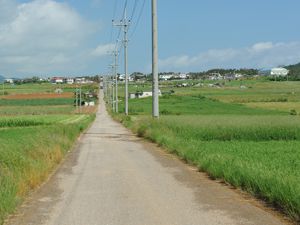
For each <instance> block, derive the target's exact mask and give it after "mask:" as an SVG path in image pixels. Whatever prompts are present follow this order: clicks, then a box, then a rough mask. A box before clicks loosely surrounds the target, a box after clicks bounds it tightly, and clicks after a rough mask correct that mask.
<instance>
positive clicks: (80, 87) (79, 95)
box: [79, 84, 82, 114]
mask: <svg viewBox="0 0 300 225" xmlns="http://www.w3.org/2000/svg"><path fill="white" fill-rule="evenodd" d="M81 97H82V96H81V84H80V89H79V113H80V114H81Z"/></svg>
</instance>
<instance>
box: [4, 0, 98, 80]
mask: <svg viewBox="0 0 300 225" xmlns="http://www.w3.org/2000/svg"><path fill="white" fill-rule="evenodd" d="M96 29H97V28H96V25H95V24H94V23H91V22H89V21H87V20H85V19H84V18H82V17H81V16H80V15H79V14H78V13H77V12H76V11H75V10H74V9H73V8H71V7H70V6H69V5H68V4H66V3H61V2H58V1H55V0H33V1H30V2H27V3H22V4H18V3H17V2H16V1H15V0H0V49H1V51H0V73H40V74H46V73H50V72H52V71H56V70H62V71H63V70H65V71H70V70H72V68H73V69H74V70H76V68H77V67H79V66H81V65H79V64H80V63H83V61H84V59H83V58H81V57H82V56H83V55H84V52H85V51H87V50H86V48H87V46H86V42H87V40H88V38H89V37H90V36H91V35H92V34H93V32H95V30H96ZM12 68H13V69H12Z"/></svg>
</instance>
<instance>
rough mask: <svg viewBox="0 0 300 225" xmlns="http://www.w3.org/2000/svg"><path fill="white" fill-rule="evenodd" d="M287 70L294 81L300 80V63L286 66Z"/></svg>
mask: <svg viewBox="0 0 300 225" xmlns="http://www.w3.org/2000/svg"><path fill="white" fill-rule="evenodd" d="M285 68H286V69H288V70H289V71H290V72H289V77H291V78H292V79H293V80H300V63H297V64H294V65H289V66H285Z"/></svg>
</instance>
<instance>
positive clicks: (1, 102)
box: [0, 98, 74, 106]
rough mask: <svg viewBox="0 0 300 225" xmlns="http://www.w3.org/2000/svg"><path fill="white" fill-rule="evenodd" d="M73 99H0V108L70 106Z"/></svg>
mask: <svg viewBox="0 0 300 225" xmlns="http://www.w3.org/2000/svg"><path fill="white" fill-rule="evenodd" d="M72 104H74V99H73V98H52V99H0V106H42V105H48V106H49V105H53V106H54V105H72Z"/></svg>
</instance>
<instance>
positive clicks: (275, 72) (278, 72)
mask: <svg viewBox="0 0 300 225" xmlns="http://www.w3.org/2000/svg"><path fill="white" fill-rule="evenodd" d="M288 74H289V70H287V69H285V68H282V67H278V68H273V69H271V76H275V77H280V76H282V77H286V76H287V75H288Z"/></svg>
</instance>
